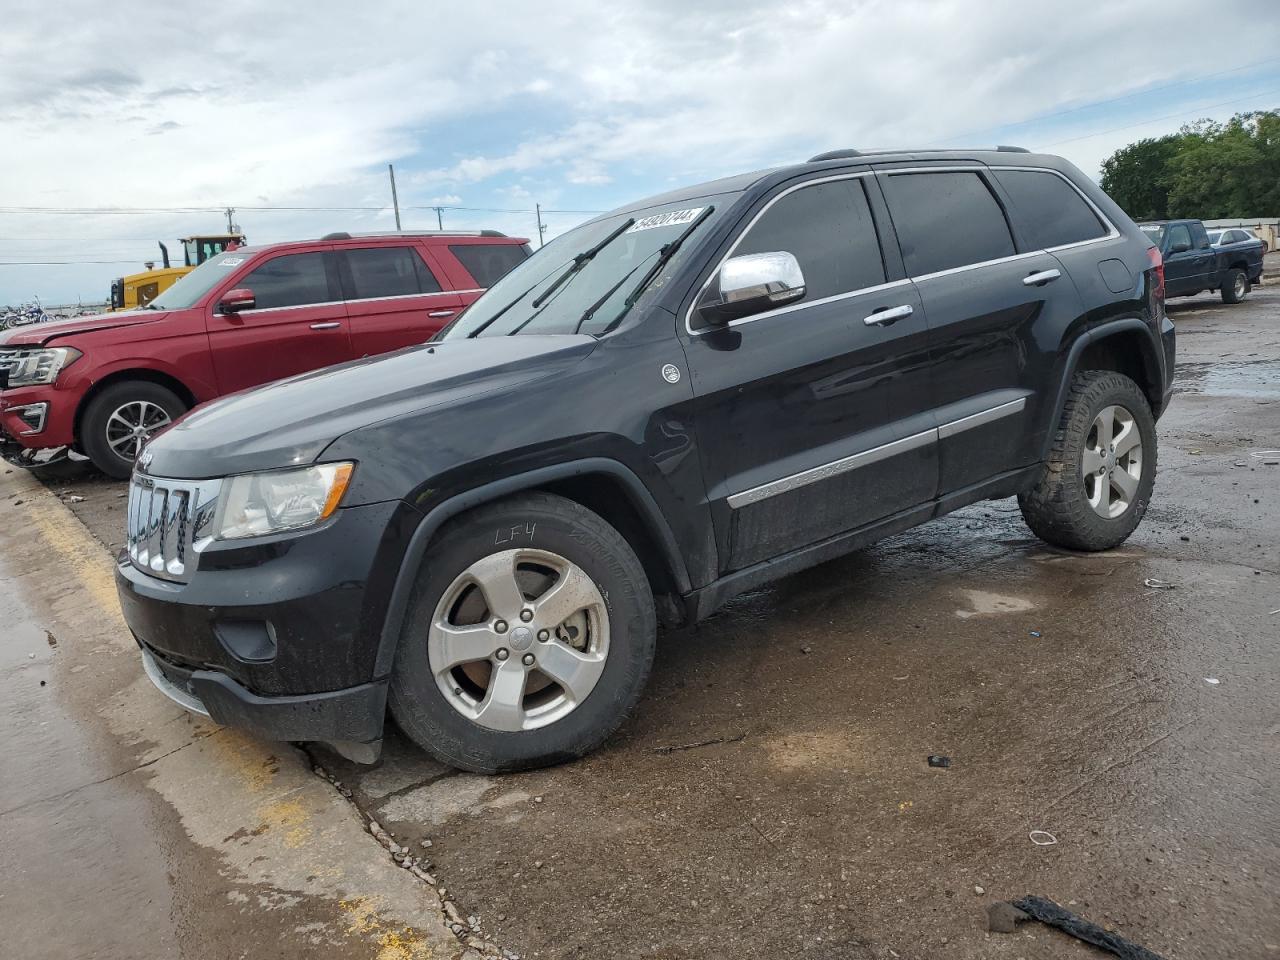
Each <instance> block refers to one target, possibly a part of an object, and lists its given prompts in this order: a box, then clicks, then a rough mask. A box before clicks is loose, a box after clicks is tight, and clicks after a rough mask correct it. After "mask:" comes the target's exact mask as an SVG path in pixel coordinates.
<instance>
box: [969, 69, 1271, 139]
mask: <svg viewBox="0 0 1280 960" xmlns="http://www.w3.org/2000/svg"><path fill="white" fill-rule="evenodd" d="M1278 61H1280V57H1268V58H1267V59H1265V60H1255V61H1254V62H1253V63H1246V64H1244V65H1243V66H1239V67H1232V68H1231V69H1229V70H1219V71H1217V72H1216V73H1202V74H1200V75H1199V76H1195V77H1187V78H1186V79H1184V80H1174V81H1172V82H1171V83H1165V84H1162V85H1160V86H1158V87H1149V88H1147V89H1146V90H1139V91H1137V92H1136V93H1126V94H1124V95H1123V96H1119V97H1111V98H1109V99H1107V100H1093V101H1091V102H1089V103H1083V104H1081V105H1080V106H1078V107H1068V108H1067V109H1066V110H1059V111H1057V112H1056V113H1045V114H1039V115H1037V116H1034V117H1028V118H1027V119H1026V120H1017V121H1015V122H1013V123H1004V124H1000V125H998V126H994V127H983V128H982V129H981V130H973V131H970V132H969V133H961V134H958V135H957V136H954V137H948V138H947V139H946V140H945V141H944V142H945V143H952V142H954V141H956V140H965V139H967V138H969V137H976V136H979V135H980V134H984V133H993V132H995V131H997V130H1007V129H1008V128H1010V127H1025V126H1026V125H1027V124H1029V123H1041V122H1043V121H1045V120H1054V119H1056V118H1058V117H1065V116H1067V115H1068V114H1071V113H1079V112H1080V111H1082V110H1092V109H1093V108H1095V107H1104V106H1106V105H1107V104H1109V103H1119V102H1120V101H1122V100H1132V99H1134V98H1135V97H1145V96H1148V95H1150V94H1153V93H1159V92H1160V91H1162V90H1169V89H1172V88H1173V87H1180V86H1184V85H1186V84H1188V83H1197V82H1199V81H1201V80H1210V79H1212V78H1213V77H1221V76H1225V75H1226V74H1228V73H1239V72H1240V71H1241V70H1252V69H1253V68H1254V67H1260V66H1262V65H1264V64H1267V63H1276V62H1278Z"/></svg>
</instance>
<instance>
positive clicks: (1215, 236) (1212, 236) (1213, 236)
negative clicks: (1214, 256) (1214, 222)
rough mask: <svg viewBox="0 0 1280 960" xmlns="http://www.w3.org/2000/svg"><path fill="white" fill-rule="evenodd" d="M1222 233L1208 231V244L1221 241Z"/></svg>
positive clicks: (1219, 231) (1220, 231)
mask: <svg viewBox="0 0 1280 960" xmlns="http://www.w3.org/2000/svg"><path fill="white" fill-rule="evenodd" d="M1223 232H1224V231H1222V230H1210V231H1209V242H1210V243H1217V242H1218V241H1219V240H1221V239H1222V234H1223Z"/></svg>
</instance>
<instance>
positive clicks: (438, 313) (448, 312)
mask: <svg viewBox="0 0 1280 960" xmlns="http://www.w3.org/2000/svg"><path fill="white" fill-rule="evenodd" d="M457 312H458V311H457V310H432V311H431V312H430V313H428V314H427V316H428V317H452V316H453V315H454V314H455V313H457Z"/></svg>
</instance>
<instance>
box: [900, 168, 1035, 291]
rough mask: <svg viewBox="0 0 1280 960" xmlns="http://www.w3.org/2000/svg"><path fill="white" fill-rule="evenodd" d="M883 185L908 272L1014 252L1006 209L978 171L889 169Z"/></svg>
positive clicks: (915, 274)
mask: <svg viewBox="0 0 1280 960" xmlns="http://www.w3.org/2000/svg"><path fill="white" fill-rule="evenodd" d="M884 189H885V199H886V200H888V201H889V212H890V214H891V215H892V216H893V224H894V226H895V227H896V228H897V231H898V242H899V244H900V246H901V247H902V258H903V260H904V261H905V262H906V266H907V273H909V274H910V275H911V276H913V277H920V276H924V275H925V274H929V273H937V272H938V271H940V270H950V269H952V268H954V267H963V266H967V265H969V264H972V263H982V262H983V261H985V260H998V259H1000V258H1001V257H1011V256H1013V254H1014V247H1013V235H1012V234H1011V233H1010V232H1009V224H1008V223H1007V222H1006V221H1005V218H1004V212H1003V211H1002V210H1001V209H1000V204H999V203H997V202H996V198H995V197H994V196H992V194H991V191H990V190H989V189H987V185H986V183H985V182H984V181H983V179H982V177H980V176H979V175H978V174H977V173H973V172H969V171H954V172H945V173H943V172H939V173H907V174H896V175H892V174H891V175H889V176H886V177H885V178H884Z"/></svg>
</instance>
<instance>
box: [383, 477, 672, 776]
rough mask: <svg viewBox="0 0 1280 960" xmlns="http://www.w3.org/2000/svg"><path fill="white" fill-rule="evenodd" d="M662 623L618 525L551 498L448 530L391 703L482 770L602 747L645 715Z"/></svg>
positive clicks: (405, 634)
mask: <svg viewBox="0 0 1280 960" xmlns="http://www.w3.org/2000/svg"><path fill="white" fill-rule="evenodd" d="M656 634H657V620H656V615H655V611H654V604H653V595H652V593H651V591H650V588H649V582H648V579H647V578H646V577H645V572H644V568H643V566H642V565H641V563H640V560H639V558H638V557H637V556H636V554H635V551H634V550H632V549H631V546H630V544H628V543H627V541H626V540H625V539H623V537H622V535H621V534H619V533H618V531H617V530H615V529H614V528H613V527H612V526H610V525H609V524H608V523H606V522H605V521H604V520H603V519H602V518H601V517H599V516H598V515H596V514H595V513H592V512H591V511H590V510H588V509H587V508H586V507H583V506H581V505H580V504H577V503H574V502H573V501H571V500H566V499H564V498H563V497H558V496H554V495H552V494H548V493H530V494H524V495H521V496H518V497H513V498H511V499H509V500H504V501H500V502H498V503H494V504H489V505H486V506H482V507H479V508H477V509H475V510H473V511H470V512H468V513H466V514H463V515H462V516H460V517H458V518H456V519H454V520H451V521H449V523H447V524H446V525H445V526H444V527H443V528H442V530H441V532H440V535H439V536H438V537H437V539H436V540H435V541H434V542H433V543H432V545H431V548H430V550H429V553H428V561H427V562H426V563H425V564H424V565H423V569H422V571H421V572H420V574H419V579H418V583H417V585H416V587H415V589H414V592H413V596H412V598H411V599H410V602H409V609H408V611H407V613H406V616H405V624H404V627H403V629H402V631H401V636H400V643H399V647H398V649H397V651H396V660H395V666H394V668H393V670H392V675H391V684H390V690H389V696H388V699H389V703H390V707H391V712H392V715H393V716H394V717H395V718H396V721H397V722H398V723H399V724H400V727H401V729H402V730H403V731H404V732H405V733H406V734H407V735H408V736H409V738H410V739H411V740H413V741H414V742H415V743H416V744H418V746H420V747H421V748H422V749H424V750H425V751H427V752H428V753H430V754H431V755H432V756H434V757H436V758H437V759H438V760H440V761H442V762H444V763H447V764H449V765H450V766H453V767H457V768H459V769H462V770H469V771H472V772H475V773H500V772H506V771H512V770H526V769H531V768H533V767H541V766H547V765H549V764H553V763H561V762H564V761H567V760H572V759H575V758H577V757H581V756H583V755H584V754H587V753H589V752H591V751H592V750H595V749H596V748H597V747H599V746H600V745H601V744H602V743H603V742H604V741H605V740H606V739H607V738H608V737H609V735H610V734H612V733H613V732H614V730H616V729H617V728H618V727H619V725H621V723H622V722H623V720H624V719H625V718H626V716H627V714H629V713H630V712H631V709H632V708H633V707H634V706H635V704H636V702H637V701H638V700H639V698H640V694H641V692H642V690H643V689H644V684H645V681H646V679H647V678H648V675H649V668H650V666H651V665H652V663H653V653H654V646H655V639H656Z"/></svg>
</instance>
